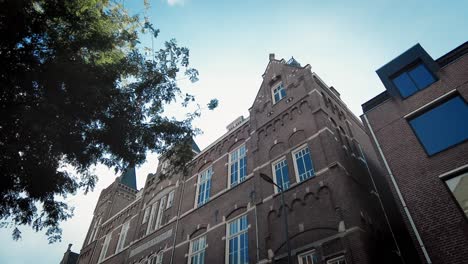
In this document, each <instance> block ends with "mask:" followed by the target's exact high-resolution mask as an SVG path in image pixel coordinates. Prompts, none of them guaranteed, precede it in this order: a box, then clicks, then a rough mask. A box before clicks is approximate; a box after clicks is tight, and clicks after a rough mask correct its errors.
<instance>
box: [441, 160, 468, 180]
mask: <svg viewBox="0 0 468 264" xmlns="http://www.w3.org/2000/svg"><path fill="white" fill-rule="evenodd" d="M466 168H468V164H465V165H463V166H460V167H458V168H455V169H453V170H450V171H447V172H444V173H442V174H441V175H439V178H440V179H444V178H446V177H448V176H452V175H453V174H457V173H459V172H461V171H462V170H464V169H466Z"/></svg>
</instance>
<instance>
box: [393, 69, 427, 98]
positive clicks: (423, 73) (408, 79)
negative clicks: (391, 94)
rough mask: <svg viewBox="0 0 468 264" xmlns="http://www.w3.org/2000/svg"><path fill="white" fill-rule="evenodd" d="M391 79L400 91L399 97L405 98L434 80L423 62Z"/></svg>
mask: <svg viewBox="0 0 468 264" xmlns="http://www.w3.org/2000/svg"><path fill="white" fill-rule="evenodd" d="M392 81H393V83H394V84H395V86H396V87H397V88H398V90H399V91H400V94H401V97H403V98H406V97H408V96H410V95H412V94H415V93H416V92H417V91H418V90H422V89H424V88H426V87H427V86H429V85H430V84H432V83H433V82H435V78H434V76H433V75H432V74H431V73H430V72H429V70H428V69H427V68H426V66H425V65H424V64H423V63H419V64H417V65H416V66H414V67H411V68H409V69H408V70H406V71H404V72H402V73H400V74H398V75H397V76H396V77H394V78H393V79H392Z"/></svg>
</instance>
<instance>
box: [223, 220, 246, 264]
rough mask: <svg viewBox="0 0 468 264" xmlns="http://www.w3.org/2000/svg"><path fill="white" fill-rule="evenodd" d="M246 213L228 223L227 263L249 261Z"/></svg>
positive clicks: (235, 263) (236, 263)
mask: <svg viewBox="0 0 468 264" xmlns="http://www.w3.org/2000/svg"><path fill="white" fill-rule="evenodd" d="M247 231H248V224H247V215H244V216H241V217H239V218H237V219H236V220H233V221H231V222H229V223H228V226H227V241H228V242H227V243H228V245H227V247H228V256H227V258H228V263H229V264H247V263H249V246H248V242H249V238H248V234H247Z"/></svg>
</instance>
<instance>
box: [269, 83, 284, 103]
mask: <svg viewBox="0 0 468 264" xmlns="http://www.w3.org/2000/svg"><path fill="white" fill-rule="evenodd" d="M280 86H282V87H283V90H284V92H285V93H286V87H284V85H283V82H282V81H280V82H278V83H277V84H275V85H274V86H272V87H271V90H270V92H271V98H272V102H273V104H274V105H275V104H277V103H278V102H279V101H281V100H282V99H283V98H285V97H287V96H288V95H287V94H286V95H285V96H284V97H281V89H280V90H279V95H280V99H279V100H278V101H276V99H275V89H276V88H278V87H280Z"/></svg>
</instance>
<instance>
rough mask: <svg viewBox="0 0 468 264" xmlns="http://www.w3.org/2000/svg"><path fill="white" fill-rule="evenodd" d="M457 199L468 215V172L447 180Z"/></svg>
mask: <svg viewBox="0 0 468 264" xmlns="http://www.w3.org/2000/svg"><path fill="white" fill-rule="evenodd" d="M445 182H446V184H447V186H448V188H449V189H450V191H452V193H453V196H455V199H456V201H457V202H458V204H459V205H460V207H461V208H462V210H463V212H464V213H465V215H466V216H467V217H468V172H465V173H463V174H462V175H460V176H457V177H454V178H451V179H449V180H447V181H445Z"/></svg>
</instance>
